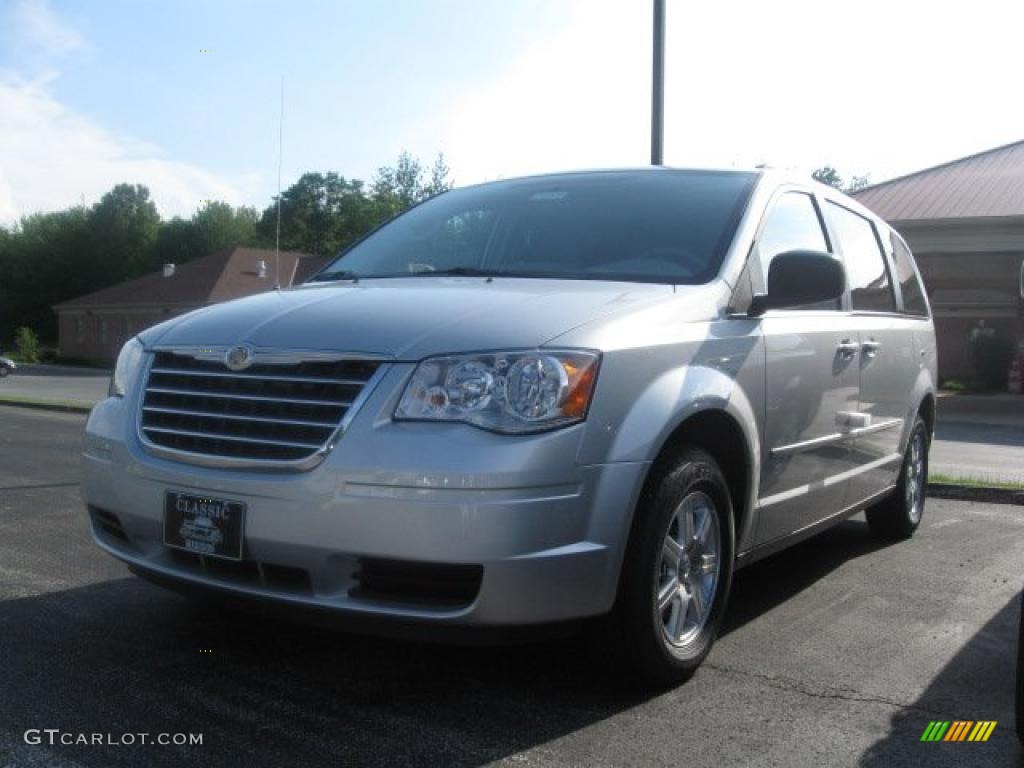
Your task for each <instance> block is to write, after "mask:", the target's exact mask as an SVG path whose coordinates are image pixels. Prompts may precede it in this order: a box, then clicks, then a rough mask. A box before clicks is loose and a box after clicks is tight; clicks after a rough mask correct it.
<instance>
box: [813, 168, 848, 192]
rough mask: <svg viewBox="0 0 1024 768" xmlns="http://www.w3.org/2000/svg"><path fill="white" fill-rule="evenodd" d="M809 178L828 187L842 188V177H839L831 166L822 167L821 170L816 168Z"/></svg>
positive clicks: (837, 172)
mask: <svg viewBox="0 0 1024 768" xmlns="http://www.w3.org/2000/svg"><path fill="white" fill-rule="evenodd" d="M811 178H812V179H814V180H815V181H820V182H821V183H822V184H828V185H829V186H830V187H835V188H836V189H842V188H843V177H842V176H840V175H839V171H837V170H836V169H835V168H833V167H832V166H831V165H823V166H822V167H821V168H816V169H815V170H814V171H813V172H812V173H811Z"/></svg>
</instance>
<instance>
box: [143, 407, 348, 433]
mask: <svg viewBox="0 0 1024 768" xmlns="http://www.w3.org/2000/svg"><path fill="white" fill-rule="evenodd" d="M142 410H144V411H152V412H154V413H169V414H172V415H175V416H195V417H196V418H205V419H234V420H236V421H265V422H267V423H269V424H294V425H296V426H301V427H323V428H325V429H334V428H336V427H337V426H338V425H337V424H335V423H332V422H330V421H303V420H302V419H284V418H280V419H268V418H266V417H263V416H239V415H236V414H230V413H211V412H210V411H189V410H184V409H181V408H160V407H157V406H155V405H146V406H143V408H142Z"/></svg>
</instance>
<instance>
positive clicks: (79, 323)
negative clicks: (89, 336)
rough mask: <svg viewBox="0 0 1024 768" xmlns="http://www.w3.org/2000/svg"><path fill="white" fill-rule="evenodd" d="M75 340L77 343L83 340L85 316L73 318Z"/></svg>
mask: <svg viewBox="0 0 1024 768" xmlns="http://www.w3.org/2000/svg"><path fill="white" fill-rule="evenodd" d="M75 341H77V342H78V343H79V344H81V343H82V342H84V341H85V318H84V317H76V318H75Z"/></svg>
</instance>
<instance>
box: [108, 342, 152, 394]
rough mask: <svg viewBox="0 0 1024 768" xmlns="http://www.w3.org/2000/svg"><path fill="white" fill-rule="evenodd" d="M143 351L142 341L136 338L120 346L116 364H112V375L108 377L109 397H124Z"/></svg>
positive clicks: (133, 377) (133, 379) (140, 364)
mask: <svg viewBox="0 0 1024 768" xmlns="http://www.w3.org/2000/svg"><path fill="white" fill-rule="evenodd" d="M144 351H145V350H144V348H143V346H142V342H141V341H139V340H138V339H137V338H135V339H131V340H129V341H128V342H126V343H125V345H124V346H123V347H121V354H119V355H118V356H117V365H115V366H114V375H113V376H112V377H111V379H110V391H109V392H108V393H107V394H108V395H109V396H110V397H124V395H125V392H127V391H128V388H129V387H130V386H131V385H132V382H133V381H135V376H136V374H137V373H138V371H139V368H140V367H141V366H142V355H143V352H144Z"/></svg>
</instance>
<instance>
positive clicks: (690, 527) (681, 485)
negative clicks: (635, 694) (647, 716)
mask: <svg viewBox="0 0 1024 768" xmlns="http://www.w3.org/2000/svg"><path fill="white" fill-rule="evenodd" d="M655 471H659V474H658V475H657V476H656V477H654V478H653V479H652V481H651V483H650V485H649V486H648V488H647V490H646V491H645V493H644V497H643V499H642V500H641V503H640V506H639V508H638V509H637V516H638V517H637V520H636V521H635V523H634V528H633V532H632V535H631V537H630V542H629V545H628V546H627V551H626V560H625V562H624V563H623V566H622V567H623V573H622V581H621V584H620V591H619V599H618V602H617V604H616V610H615V613H614V615H613V621H614V623H615V629H616V630H617V633H618V638H617V642H618V644H619V646H620V647H619V649H618V650H619V653H620V655H621V656H623V657H624V658H625V659H626V661H627V662H628V663H630V664H631V666H633V667H634V669H636V670H637V671H638V672H639V673H640V674H641V675H642V676H643V677H644V678H645V679H647V680H648V681H649V682H652V683H654V684H656V685H666V684H673V683H678V682H681V681H683V680H685V679H686V678H687V677H689V676H690V675H691V674H692V673H693V672H694V670H696V669H697V667H698V666H700V664H701V662H702V661H704V658H705V657H706V656H707V654H708V652H709V651H710V650H711V646H712V644H713V643H714V641H715V637H716V636H717V634H718V630H719V627H720V626H721V624H722V619H723V618H724V616H725V606H726V602H727V600H728V596H729V588H730V586H731V584H732V572H733V557H734V528H733V514H732V503H731V500H730V497H729V489H728V487H727V485H726V483H725V477H724V476H723V474H722V471H721V469H720V468H719V466H718V464H717V463H716V462H715V460H714V458H712V457H711V456H710V455H709V454H708V453H706V452H704V451H702V450H699V449H696V448H685V449H683V450H681V451H679V452H678V453H677V454H676V457H675V459H674V460H673V461H671V462H669V463H667V464H666V465H665V466H664V467H663V468H662V469H660V470H655Z"/></svg>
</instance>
